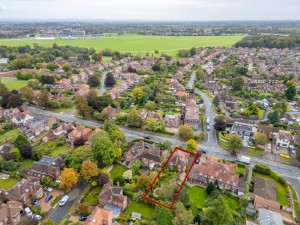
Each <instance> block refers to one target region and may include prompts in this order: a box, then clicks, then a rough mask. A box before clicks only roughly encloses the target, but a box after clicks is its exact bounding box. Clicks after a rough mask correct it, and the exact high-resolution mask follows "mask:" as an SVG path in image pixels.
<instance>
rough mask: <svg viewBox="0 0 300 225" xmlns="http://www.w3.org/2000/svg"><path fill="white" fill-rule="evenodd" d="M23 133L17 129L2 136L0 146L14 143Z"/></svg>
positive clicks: (0, 136)
mask: <svg viewBox="0 0 300 225" xmlns="http://www.w3.org/2000/svg"><path fill="white" fill-rule="evenodd" d="M19 133H21V132H20V131H19V130H18V129H17V128H15V129H13V130H10V131H8V132H6V133H4V134H1V135H0V145H3V144H5V143H7V142H12V141H13V140H14V139H15V138H16V137H17V135H18V134H19Z"/></svg>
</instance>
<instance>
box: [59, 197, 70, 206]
mask: <svg viewBox="0 0 300 225" xmlns="http://www.w3.org/2000/svg"><path fill="white" fill-rule="evenodd" d="M68 199H69V196H68V195H65V196H64V197H62V199H61V200H60V201H59V203H58V204H59V206H63V205H64V204H66V202H67V201H68Z"/></svg>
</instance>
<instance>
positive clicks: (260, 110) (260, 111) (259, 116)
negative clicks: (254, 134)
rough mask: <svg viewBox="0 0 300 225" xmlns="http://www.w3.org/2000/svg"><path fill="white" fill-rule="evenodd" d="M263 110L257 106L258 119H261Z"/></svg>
mask: <svg viewBox="0 0 300 225" xmlns="http://www.w3.org/2000/svg"><path fill="white" fill-rule="evenodd" d="M264 112H265V110H263V109H260V108H258V119H262V118H263V115H264Z"/></svg>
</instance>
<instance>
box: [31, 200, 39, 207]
mask: <svg viewBox="0 0 300 225" xmlns="http://www.w3.org/2000/svg"><path fill="white" fill-rule="evenodd" d="M31 204H32V205H38V206H39V205H40V202H39V201H32V202H31Z"/></svg>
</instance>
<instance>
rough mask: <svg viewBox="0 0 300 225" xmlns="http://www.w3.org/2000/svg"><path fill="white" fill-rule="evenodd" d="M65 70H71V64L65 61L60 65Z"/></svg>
mask: <svg viewBox="0 0 300 225" xmlns="http://www.w3.org/2000/svg"><path fill="white" fill-rule="evenodd" d="M61 68H62V69H63V70H64V71H65V72H68V71H70V70H72V66H71V64H70V63H67V62H65V63H64V64H63V65H62V67H61Z"/></svg>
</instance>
